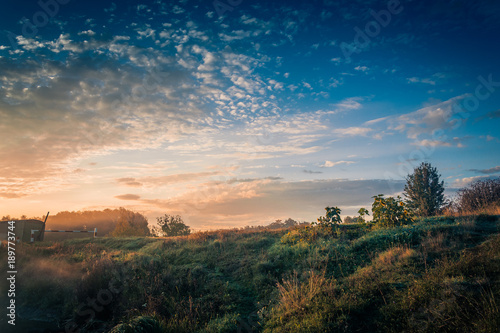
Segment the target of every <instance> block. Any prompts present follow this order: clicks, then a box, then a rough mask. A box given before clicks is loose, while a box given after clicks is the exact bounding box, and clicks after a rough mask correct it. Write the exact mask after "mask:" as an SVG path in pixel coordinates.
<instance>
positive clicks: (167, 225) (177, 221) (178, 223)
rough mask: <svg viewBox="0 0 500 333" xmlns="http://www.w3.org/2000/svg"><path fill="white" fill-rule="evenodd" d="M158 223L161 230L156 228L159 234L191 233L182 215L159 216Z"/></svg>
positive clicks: (183, 234) (168, 235)
mask: <svg viewBox="0 0 500 333" xmlns="http://www.w3.org/2000/svg"><path fill="white" fill-rule="evenodd" d="M156 221H157V224H158V226H159V227H160V230H156V233H157V234H159V235H165V236H167V237H172V236H187V235H189V234H190V233H191V229H190V228H189V226H187V225H186V224H185V223H184V221H183V220H182V217H180V215H176V216H174V215H168V214H165V216H162V217H157V218H156Z"/></svg>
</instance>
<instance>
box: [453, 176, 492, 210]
mask: <svg viewBox="0 0 500 333" xmlns="http://www.w3.org/2000/svg"><path fill="white" fill-rule="evenodd" d="M456 205H457V210H458V212H459V213H476V212H479V211H481V210H483V209H486V208H490V207H492V206H496V207H498V206H500V177H498V178H496V179H486V180H478V181H476V182H473V183H471V184H470V185H469V186H467V187H465V188H462V189H460V190H458V194H457V199H456Z"/></svg>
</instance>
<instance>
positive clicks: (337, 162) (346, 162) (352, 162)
mask: <svg viewBox="0 0 500 333" xmlns="http://www.w3.org/2000/svg"><path fill="white" fill-rule="evenodd" d="M354 163H356V162H354V161H336V162H332V161H325V163H324V164H323V165H320V166H321V167H322V168H331V167H334V166H336V165H340V164H347V165H349V164H354Z"/></svg>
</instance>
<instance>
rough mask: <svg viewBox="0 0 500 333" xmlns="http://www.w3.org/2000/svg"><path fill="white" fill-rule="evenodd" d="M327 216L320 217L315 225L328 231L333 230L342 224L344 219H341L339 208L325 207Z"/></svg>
mask: <svg viewBox="0 0 500 333" xmlns="http://www.w3.org/2000/svg"><path fill="white" fill-rule="evenodd" d="M325 210H326V214H325V216H320V217H318V222H317V223H314V222H313V224H317V225H318V226H319V227H320V228H322V229H326V230H332V229H334V228H335V227H336V226H337V225H339V224H340V223H342V219H341V218H340V212H341V210H340V208H338V207H325Z"/></svg>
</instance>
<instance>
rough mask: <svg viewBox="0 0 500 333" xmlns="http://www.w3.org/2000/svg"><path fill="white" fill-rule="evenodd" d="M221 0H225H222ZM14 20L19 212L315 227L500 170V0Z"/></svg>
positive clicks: (182, 7)
mask: <svg viewBox="0 0 500 333" xmlns="http://www.w3.org/2000/svg"><path fill="white" fill-rule="evenodd" d="M214 3H216V4H217V6H215V5H214ZM1 15H2V19H1V20H0V22H1V23H0V25H1V27H0V133H1V134H0V137H1V140H0V209H1V214H3V215H6V214H11V215H21V214H27V215H42V214H43V213H45V212H46V211H47V210H51V211H52V212H54V213H55V212H57V211H63V210H80V209H103V208H107V207H118V206H123V207H127V208H130V209H134V210H137V211H140V212H143V213H144V214H146V215H147V216H148V217H149V218H150V221H151V222H153V221H154V217H155V216H160V215H162V214H165V213H169V214H180V215H182V216H183V217H184V219H185V220H186V221H187V222H188V224H190V225H191V226H192V227H193V228H194V229H208V228H219V227H232V226H243V225H258V224H267V223H269V222H272V221H274V220H275V219H283V218H287V217H292V218H295V219H300V220H307V221H312V220H314V219H315V218H317V217H318V216H319V215H321V214H322V213H323V208H324V207H325V206H327V205H335V206H339V207H341V208H342V210H343V215H354V214H355V212H356V211H357V210H358V209H359V208H360V207H363V206H364V207H369V206H370V204H371V201H372V199H371V196H373V195H377V194H379V193H384V194H387V195H397V194H400V192H401V190H402V188H403V185H404V177H405V176H406V175H407V174H408V173H409V172H411V171H412V169H413V168H414V167H416V166H418V165H419V164H420V163H421V162H423V161H427V162H430V163H432V165H433V166H435V167H437V168H438V170H439V171H440V173H441V174H442V178H443V180H444V181H445V183H446V187H447V193H448V195H450V196H451V195H453V193H454V191H455V190H456V189H457V188H460V187H462V186H465V185H467V184H468V183H470V182H471V181H473V180H476V179H480V178H485V177H497V176H498V175H499V174H500V158H499V154H498V153H499V151H500V135H499V134H498V125H499V118H500V106H499V105H500V67H499V66H498V59H499V55H500V52H499V51H500V46H499V45H500V43H499V37H498V31H499V28H500V4H498V3H497V2H496V1H477V2H474V3H472V2H470V1H459V0H457V1H439V2H436V1H394V0H391V1H327V0H325V1H308V2H304V1H273V2H269V1H262V2H259V1H249V0H231V1H226V0H221V1H218V2H213V1H191V0H186V1H174V2H168V3H167V2H162V1H149V2H148V1H121V2H118V1H85V2H83V1H75V0H72V1H68V0H58V1H57V0H51V1H43V0H42V1H40V2H36V1H23V3H22V4H21V3H20V2H17V3H15V2H9V3H8V4H4V10H3V11H2V14H1Z"/></svg>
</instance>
